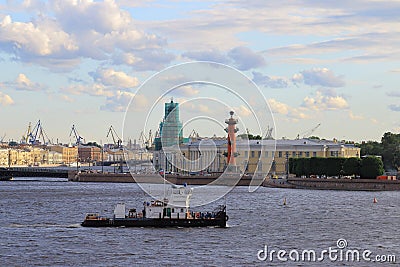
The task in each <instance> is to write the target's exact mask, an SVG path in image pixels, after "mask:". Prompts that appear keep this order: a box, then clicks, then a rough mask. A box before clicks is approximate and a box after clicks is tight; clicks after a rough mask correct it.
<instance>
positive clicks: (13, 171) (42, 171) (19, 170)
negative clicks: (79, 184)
mask: <svg viewBox="0 0 400 267" xmlns="http://www.w3.org/2000/svg"><path fill="white" fill-rule="evenodd" d="M71 172H73V173H75V172H74V171H71V170H67V169H57V168H44V167H10V168H0V176H13V177H59V178H68V173H71Z"/></svg>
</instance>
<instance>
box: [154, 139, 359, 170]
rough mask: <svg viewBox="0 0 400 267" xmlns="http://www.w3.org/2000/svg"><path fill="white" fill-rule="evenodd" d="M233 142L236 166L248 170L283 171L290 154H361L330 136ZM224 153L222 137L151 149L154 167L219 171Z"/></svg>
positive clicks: (307, 156)
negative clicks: (332, 139)
mask: <svg viewBox="0 0 400 267" xmlns="http://www.w3.org/2000/svg"><path fill="white" fill-rule="evenodd" d="M236 146H237V157H236V165H237V166H238V170H239V171H240V172H241V173H249V174H252V173H260V174H264V175H267V174H268V175H269V174H273V175H275V174H276V175H282V174H285V173H286V172H287V166H288V160H289V158H311V157H322V158H329V157H344V158H349V157H358V158H359V157H360V148H357V147H355V146H354V145H353V144H344V143H340V142H337V141H329V140H314V139H298V140H286V139H281V140H243V139H241V140H238V141H237V143H236ZM226 155H227V141H226V140H225V139H222V140H221V139H217V140H213V139H202V140H196V141H192V142H189V143H188V144H183V145H181V146H180V147H179V148H178V149H171V150H170V151H167V153H164V152H163V151H154V155H153V161H154V165H155V168H156V169H166V170H167V171H176V172H179V171H180V170H184V171H185V172H189V173H191V172H211V173H218V172H223V171H224V170H225V168H226V166H227V158H226ZM166 158H167V159H166ZM185 158H186V159H185Z"/></svg>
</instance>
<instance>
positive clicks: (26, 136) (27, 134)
mask: <svg viewBox="0 0 400 267" xmlns="http://www.w3.org/2000/svg"><path fill="white" fill-rule="evenodd" d="M31 127H32V126H31V122H29V124H28V129H27V130H26V134H25V135H24V136H22V143H24V144H27V143H28V141H29V134H30V133H31Z"/></svg>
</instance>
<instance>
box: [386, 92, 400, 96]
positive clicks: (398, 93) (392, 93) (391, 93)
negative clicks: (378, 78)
mask: <svg viewBox="0 0 400 267" xmlns="http://www.w3.org/2000/svg"><path fill="white" fill-rule="evenodd" d="M387 95H388V96H391V97H400V92H399V91H392V92H388V93H387Z"/></svg>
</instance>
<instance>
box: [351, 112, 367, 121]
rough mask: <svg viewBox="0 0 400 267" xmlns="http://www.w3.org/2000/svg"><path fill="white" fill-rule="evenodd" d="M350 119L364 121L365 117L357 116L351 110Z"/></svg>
mask: <svg viewBox="0 0 400 267" xmlns="http://www.w3.org/2000/svg"><path fill="white" fill-rule="evenodd" d="M349 118H350V119H351V120H363V119H364V116H362V115H355V114H354V113H353V112H352V111H351V110H350V111H349Z"/></svg>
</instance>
